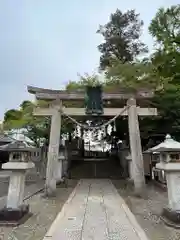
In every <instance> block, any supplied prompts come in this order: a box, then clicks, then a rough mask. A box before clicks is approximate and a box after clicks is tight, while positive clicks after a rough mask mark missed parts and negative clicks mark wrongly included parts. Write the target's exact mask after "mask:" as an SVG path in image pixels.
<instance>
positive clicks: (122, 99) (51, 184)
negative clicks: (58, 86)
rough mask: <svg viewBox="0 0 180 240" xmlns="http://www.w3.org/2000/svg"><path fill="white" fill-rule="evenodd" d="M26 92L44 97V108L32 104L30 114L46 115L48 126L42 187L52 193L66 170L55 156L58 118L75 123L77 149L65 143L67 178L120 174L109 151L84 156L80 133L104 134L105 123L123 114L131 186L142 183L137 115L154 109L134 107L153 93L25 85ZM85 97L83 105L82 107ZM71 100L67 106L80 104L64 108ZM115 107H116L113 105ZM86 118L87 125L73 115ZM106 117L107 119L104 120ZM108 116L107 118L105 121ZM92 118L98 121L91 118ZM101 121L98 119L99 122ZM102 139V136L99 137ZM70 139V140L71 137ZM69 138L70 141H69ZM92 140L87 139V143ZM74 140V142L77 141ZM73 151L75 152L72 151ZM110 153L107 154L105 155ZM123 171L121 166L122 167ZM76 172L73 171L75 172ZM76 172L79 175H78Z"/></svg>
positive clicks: (57, 138) (151, 112) (57, 153)
mask: <svg viewBox="0 0 180 240" xmlns="http://www.w3.org/2000/svg"><path fill="white" fill-rule="evenodd" d="M28 91H29V92H30V93H32V94H34V95H35V97H36V99H37V100H45V101H46V102H47V105H46V106H45V107H42V106H40V107H38V106H37V107H36V108H35V109H34V115H36V116H50V117H51V129H50V141H49V150H48V162H47V171H46V190H47V192H49V191H50V192H52V191H54V190H55V189H56V182H57V181H58V179H61V178H62V176H63V175H65V174H66V176H68V175H67V173H65V172H63V171H64V169H63V167H62V161H61V160H58V159H61V158H60V157H59V154H60V152H59V146H60V135H61V118H62V117H65V118H68V119H69V120H71V121H72V122H73V123H74V125H76V126H79V128H80V131H79V136H78V139H79V140H78V141H79V143H80V146H81V147H80V148H79V151H77V148H76V147H77V145H76V144H75V145H74V146H73V144H72V143H68V144H65V151H66V154H65V155H66V160H67V164H66V165H68V167H67V168H66V171H67V169H69V172H70V175H69V177H73V174H74V175H75V177H76V178H85V177H88V178H115V177H117V176H118V177H119V178H120V177H121V171H122V166H123V164H121V161H119V159H118V157H117V155H118V154H114V155H113V154H112V152H111V150H109V152H108V153H107V156H106V157H104V159H103V158H98V156H93V157H90V156H86V155H85V152H86V151H85V149H82V147H83V148H84V142H85V138H84V134H85V131H86V130H93V131H96V130H100V129H101V131H102V134H104V135H106V132H107V127H108V126H109V125H116V119H117V118H118V117H123V116H127V119H128V129H129V140H130V149H129V150H130V151H131V155H132V162H133V168H134V179H133V180H134V184H135V188H137V189H140V188H141V187H142V186H143V185H144V184H145V179H144V167H143V158H142V148H141V140H140V132H139V122H138V116H151V115H157V110H156V109H155V108H149V106H148V105H147V104H146V105H145V104H143V107H144V108H140V107H137V105H136V102H137V103H138V104H142V103H143V99H149V98H151V97H152V96H153V94H152V92H149V91H147V90H144V89H143V90H139V91H137V92H136V93H134V92H133V93H132V92H127V90H126V91H124V90H122V91H118V92H116V93H115V92H114V93H112V92H103V91H102V88H101V87H100V86H97V87H88V88H87V90H86V91H85V92H79V91H78V92H69V91H59V90H50V89H43V88H36V87H31V86H28ZM84 99H85V106H84V104H83V103H84ZM69 102H71V104H70V105H71V106H80V107H79V108H73V107H71V108H70V107H67V106H69ZM117 105H118V106H119V108H117V107H115V106H117ZM80 117H86V120H87V119H89V120H90V121H91V124H89V123H87V121H85V122H84V123H82V122H78V120H77V118H78V119H79V118H80ZM105 117H108V120H107V119H106V121H102V120H104V118H105ZM109 118H110V120H109ZM94 119H96V120H98V121H94ZM101 121H102V122H101ZM101 140H102V139H101ZM73 141H74V140H73ZM73 141H72V142H73ZM91 142H92V139H90V143H91ZM79 143H78V144H79ZM73 152H76V154H73ZM109 153H110V155H108V154H109ZM123 170H124V169H123ZM75 173H76V174H75ZM78 174H79V176H78Z"/></svg>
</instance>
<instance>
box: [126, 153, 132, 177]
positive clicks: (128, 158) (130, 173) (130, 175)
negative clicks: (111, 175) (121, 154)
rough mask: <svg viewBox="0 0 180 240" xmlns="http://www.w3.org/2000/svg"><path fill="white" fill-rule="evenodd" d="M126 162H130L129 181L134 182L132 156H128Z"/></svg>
mask: <svg viewBox="0 0 180 240" xmlns="http://www.w3.org/2000/svg"><path fill="white" fill-rule="evenodd" d="M126 160H127V161H128V170H129V180H132V181H133V163H132V158H131V156H130V155H129V156H127V157H126Z"/></svg>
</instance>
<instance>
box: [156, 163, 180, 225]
mask: <svg viewBox="0 0 180 240" xmlns="http://www.w3.org/2000/svg"><path fill="white" fill-rule="evenodd" d="M156 168H157V169H160V170H164V171H165V173H166V181H167V190H168V207H167V208H164V209H163V212H162V215H163V217H165V219H166V220H167V221H169V222H170V223H174V224H178V225H179V227H180V163H172V162H169V163H163V162H160V163H158V164H156Z"/></svg>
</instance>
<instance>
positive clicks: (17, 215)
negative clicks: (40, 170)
mask: <svg viewBox="0 0 180 240" xmlns="http://www.w3.org/2000/svg"><path fill="white" fill-rule="evenodd" d="M33 167H34V164H33V163H32V162H7V163H5V164H3V169H8V170H10V171H11V175H10V180H9V189H8V195H7V202H6V206H5V207H4V208H2V209H0V225H6V226H17V225H19V224H22V223H24V222H25V221H26V220H27V219H28V218H29V217H30V216H31V215H32V214H31V213H30V212H29V205H25V204H24V202H23V198H24V186H25V175H26V171H27V170H28V169H31V168H33Z"/></svg>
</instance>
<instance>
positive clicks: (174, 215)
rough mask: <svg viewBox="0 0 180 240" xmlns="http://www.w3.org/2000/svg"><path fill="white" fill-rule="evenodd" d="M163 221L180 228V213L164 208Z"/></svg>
mask: <svg viewBox="0 0 180 240" xmlns="http://www.w3.org/2000/svg"><path fill="white" fill-rule="evenodd" d="M162 220H163V221H164V222H165V223H166V224H167V225H169V226H172V227H176V228H180V211H177V210H176V211H174V210H172V209H170V208H164V209H163V211H162Z"/></svg>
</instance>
